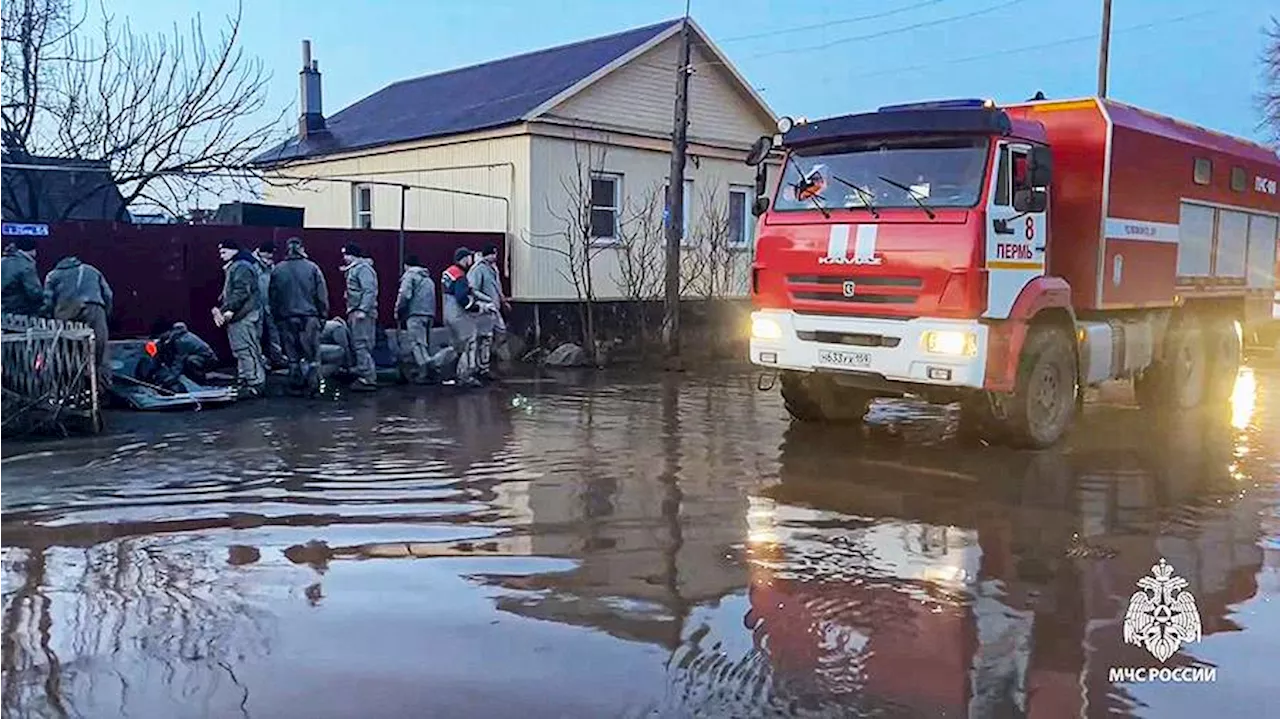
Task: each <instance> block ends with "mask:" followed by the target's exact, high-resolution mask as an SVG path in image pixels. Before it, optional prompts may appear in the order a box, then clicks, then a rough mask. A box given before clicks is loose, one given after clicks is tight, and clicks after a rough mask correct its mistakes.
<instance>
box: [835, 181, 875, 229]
mask: <svg viewBox="0 0 1280 719" xmlns="http://www.w3.org/2000/svg"><path fill="white" fill-rule="evenodd" d="M831 179H833V180H835V181H836V182H839V183H840V184H842V185H844V186H845V187H848V188H850V189H852V190H853V191H854V192H856V193H858V196H859V197H861V198H862V204H863V205H864V206H865V207H866V208H867V209H868V210H870V211H871V216H872V217H874V218H876V219H880V211H879V210H877V209H876V206H875V204H874V203H873V202H871V200H874V199H875V197H876V195H875V193H874V192H872V191H871V190H868V189H867V188H865V187H860V186H858V185H855V184H853V183H852V182H849V181H848V180H846V179H844V178H843V177H840V176H839V175H836V174H834V173H833V174H832V175H831Z"/></svg>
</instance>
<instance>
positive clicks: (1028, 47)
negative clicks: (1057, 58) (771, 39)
mask: <svg viewBox="0 0 1280 719" xmlns="http://www.w3.org/2000/svg"><path fill="white" fill-rule="evenodd" d="M1214 12H1215V11H1213V10H1201V11H1200V12H1196V13H1190V14H1188V15H1180V16H1178V17H1172V18H1168V19H1165V20H1156V21H1153V22H1149V23H1143V24H1141V25H1131V26H1129V27H1126V28H1120V29H1117V30H1114V31H1113V34H1114V33H1127V32H1137V31H1139V30H1149V29H1151V28H1154V27H1160V26H1162V25H1172V24H1174V23H1179V22H1185V21H1187V20H1194V19H1196V18H1199V17H1203V16H1205V15H1211V14H1213V13H1214ZM1098 35H1099V33H1096V32H1094V33H1089V34H1087V35H1077V36H1075V37H1068V38H1063V39H1061V40H1053V41H1051V42H1045V43H1037V44H1035V45H1024V46H1022V47H1014V48H1006V49H1004V50H996V51H994V52H987V53H983V54H981V55H970V56H968V57H958V58H947V59H942V60H938V61H937V62H932V63H928V64H923V65H911V66H909V67H892V68H889V69H887V70H877V71H873V72H860V73H855V74H852V75H845V76H844V77H845V78H847V79H854V78H862V77H881V76H884V75H896V74H899V73H906V72H914V71H916V70H932V69H936V68H937V67H938V66H939V65H954V64H958V63H962V62H975V61H977V60H987V59H990V58H993V57H1001V56H1003V55H1015V54H1018V53H1023V52H1030V51H1032V50H1044V49H1048V48H1052V47H1060V46H1063V45H1071V44H1073V43H1077V42H1085V41H1086V40H1094V39H1097V37H1098Z"/></svg>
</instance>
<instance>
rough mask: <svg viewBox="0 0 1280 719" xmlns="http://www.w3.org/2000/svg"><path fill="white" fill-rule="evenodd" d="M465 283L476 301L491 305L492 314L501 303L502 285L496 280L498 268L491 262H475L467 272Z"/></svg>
mask: <svg viewBox="0 0 1280 719" xmlns="http://www.w3.org/2000/svg"><path fill="white" fill-rule="evenodd" d="M467 283H468V284H470V285H471V292H472V293H473V294H474V295H475V296H476V299H478V300H480V301H482V302H488V303H490V304H492V305H493V310H492V311H494V312H497V311H498V306H499V305H500V304H501V303H502V283H501V282H499V280H498V268H497V267H495V266H494V264H493V263H492V262H485V261H481V262H477V263H475V264H474V265H472V266H471V269H469V270H467Z"/></svg>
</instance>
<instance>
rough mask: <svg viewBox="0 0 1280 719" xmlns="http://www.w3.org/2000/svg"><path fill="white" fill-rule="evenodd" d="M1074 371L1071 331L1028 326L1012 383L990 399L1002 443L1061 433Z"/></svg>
mask: <svg viewBox="0 0 1280 719" xmlns="http://www.w3.org/2000/svg"><path fill="white" fill-rule="evenodd" d="M1077 377H1078V375H1077V374H1076V352H1075V347H1074V345H1073V343H1072V337H1071V332H1069V331H1068V330H1067V329H1065V328H1063V327H1058V326H1054V325H1039V326H1034V327H1032V328H1031V332H1030V334H1028V335H1027V341H1026V344H1025V345H1023V348H1022V355H1021V356H1020V357H1019V360H1018V383H1017V386H1016V387H1015V389H1014V391H1013V393H1012V394H1009V395H1004V396H1002V397H999V398H998V399H997V402H996V404H997V407H998V408H999V409H1000V410H1003V411H1002V412H1001V414H1002V415H1003V417H1002V422H1001V424H1002V425H1003V427H1002V430H1003V432H1002V434H1003V435H1004V437H1005V438H1006V439H1007V441H1008V443H1009V444H1012V445H1013V446H1015V447H1027V448H1033V449H1042V448H1044V447H1048V446H1050V445H1052V444H1054V443H1055V442H1057V441H1058V440H1059V439H1061V438H1062V435H1064V434H1066V432H1067V429H1068V428H1069V427H1070V426H1071V420H1072V419H1073V418H1074V417H1075V411H1076V392H1077V381H1076V380H1077Z"/></svg>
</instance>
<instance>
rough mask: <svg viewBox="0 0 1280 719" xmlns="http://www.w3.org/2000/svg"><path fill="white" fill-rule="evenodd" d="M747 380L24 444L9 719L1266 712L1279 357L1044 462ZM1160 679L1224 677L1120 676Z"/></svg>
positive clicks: (8, 647)
mask: <svg viewBox="0 0 1280 719" xmlns="http://www.w3.org/2000/svg"><path fill="white" fill-rule="evenodd" d="M754 385H755V378H754V376H753V375H750V374H734V373H720V374H715V375H689V376H683V377H681V376H674V375H634V374H630V375H629V374H598V375H583V376H573V375H566V376H563V377H560V378H556V379H545V380H539V381H522V382H514V383H511V384H509V385H507V386H505V387H503V388H500V389H495V390H492V391H486V392H478V393H474V394H468V395H455V394H450V393H447V392H444V391H441V392H439V393H431V392H425V393H421V394H415V393H414V392H411V391H403V392H402V391H397V390H390V391H384V392H382V393H380V394H378V395H376V396H372V397H368V396H362V397H356V398H352V399H350V400H343V401H336V402H335V401H329V402H326V401H323V400H315V401H303V400H295V401H288V400H285V401H278V402H276V401H269V402H260V403H256V404H247V405H243V406H237V407H232V408H227V409H222V410H210V411H206V412H202V413H197V414H166V415H142V414H134V415H120V416H116V417H114V419H115V421H116V423H115V427H114V432H115V433H114V434H111V435H107V436H103V437H99V438H95V439H91V440H83V439H81V440H68V441H60V442H52V443H40V444H29V445H18V444H15V443H12V442H10V443H7V444H6V446H5V448H4V449H5V458H4V460H3V464H2V465H0V466H2V469H3V479H4V492H3V495H2V501H3V543H4V548H3V585H4V588H3V639H4V644H3V670H4V671H3V675H4V676H3V707H4V716H6V717H10V716H11V717H38V716H83V717H135V718H148V717H156V718H163V719H172V718H175V717H237V716H252V717H272V718H276V717H299V718H304V717H305V718H306V719H322V718H325V717H361V718H370V719H373V718H381V717H387V718H396V719H399V718H402V717H485V718H486V719H489V718H499V717H518V718H519V719H534V718H538V717H615V716H619V717H686V716H703V717H766V716H768V717H775V716H777V717H789V716H797V717H819V716H824V717H851V716H883V717H891V716H922V717H933V716H951V717H959V716H975V717H1008V716H1027V715H1029V716H1035V717H1058V716H1063V717H1076V716H1105V715H1131V716H1144V717H1180V716H1181V717H1201V716H1207V715H1210V714H1211V713H1214V712H1221V711H1222V709H1223V708H1226V707H1230V710H1231V713H1232V715H1233V716H1242V717H1243V716H1248V717H1256V716H1264V715H1267V714H1271V715H1272V716H1274V715H1275V711H1276V710H1275V706H1276V694H1275V677H1276V667H1277V666H1280V601H1277V600H1278V599H1280V478H1278V475H1280V369H1277V368H1275V367H1274V366H1273V367H1272V368H1271V369H1267V368H1265V367H1261V366H1259V367H1257V368H1251V369H1246V370H1244V371H1243V372H1242V373H1241V376H1240V379H1239V381H1238V383H1237V386H1236V392H1235V396H1234V398H1233V403H1232V407H1231V408H1230V411H1224V412H1221V413H1211V414H1206V415H1187V416H1179V417H1163V418H1161V417H1154V416H1152V415H1151V414H1149V413H1145V412H1142V411H1139V410H1137V409H1134V408H1132V407H1130V406H1127V405H1126V401H1127V400H1126V396H1125V392H1124V391H1121V390H1117V392H1116V393H1114V394H1116V397H1110V395H1108V396H1106V397H1104V399H1105V401H1103V402H1097V403H1091V404H1090V405H1089V406H1088V408H1087V416H1086V417H1085V418H1084V420H1083V421H1082V422H1081V423H1080V425H1079V427H1078V429H1077V430H1076V431H1075V433H1074V434H1073V435H1072V436H1071V437H1070V439H1069V441H1067V442H1066V443H1064V445H1063V446H1062V447H1061V448H1059V449H1055V450H1051V451H1045V452H1016V451H1009V450H1004V449H998V448H983V447H977V448H975V447H969V446H964V445H961V444H958V443H956V442H955V441H954V440H952V439H950V438H949V432H950V428H949V425H950V419H949V415H947V414H946V412H945V411H942V412H941V413H940V412H939V411H938V410H928V411H926V410H922V409H920V408H917V407H912V406H909V405H902V404H890V405H884V406H880V407H877V408H876V410H875V421H874V422H873V423H872V425H871V427H870V428H869V429H868V430H865V431H859V430H856V429H855V430H849V429H842V430H814V429H805V430H801V429H800V428H799V427H789V423H788V422H787V420H786V419H785V415H784V412H783V409H782V406H781V403H780V401H779V399H778V397H777V394H776V392H768V393H766V392H758V391H756V389H755V386H754ZM1161 558H1164V559H1165V560H1167V562H1168V564H1169V565H1170V566H1171V567H1172V568H1173V570H1174V571H1175V572H1176V574H1177V575H1178V576H1180V577H1181V578H1183V579H1185V580H1186V582H1187V585H1186V591H1188V592H1190V594H1191V596H1192V597H1193V598H1194V602H1195V604H1196V607H1197V610H1198V615H1199V617H1200V626H1201V633H1202V638H1201V639H1200V640H1199V641H1197V642H1194V643H1191V644H1187V645H1185V646H1183V647H1182V649H1181V650H1180V651H1179V652H1178V653H1177V654H1174V655H1173V656H1172V657H1170V658H1169V659H1168V660H1167V662H1166V663H1164V664H1163V665H1161V664H1160V662H1159V661H1158V660H1157V659H1155V658H1154V657H1153V656H1152V655H1151V654H1150V653H1148V651H1147V650H1146V649H1144V648H1142V647H1139V646H1135V645H1130V644H1126V643H1125V641H1124V632H1123V627H1122V623H1123V619H1124V617H1125V612H1126V608H1127V607H1128V604H1129V601H1130V597H1131V595H1133V594H1134V592H1135V591H1137V585H1136V582H1137V580H1138V579H1139V578H1140V577H1141V576H1143V575H1145V574H1148V573H1149V572H1150V571H1151V568H1152V566H1153V565H1154V564H1155V563H1156V562H1158V561H1159V560H1160V559H1161ZM1154 666H1165V667H1198V668H1202V669H1205V670H1208V669H1212V670H1213V679H1214V681H1213V682H1212V683H1136V682H1128V683H1126V682H1122V681H1116V682H1112V681H1111V680H1110V675H1109V672H1110V670H1111V669H1112V668H1113V667H1120V668H1123V667H1154ZM1200 676H1202V677H1205V676H1207V672H1202V673H1201V675H1200Z"/></svg>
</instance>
